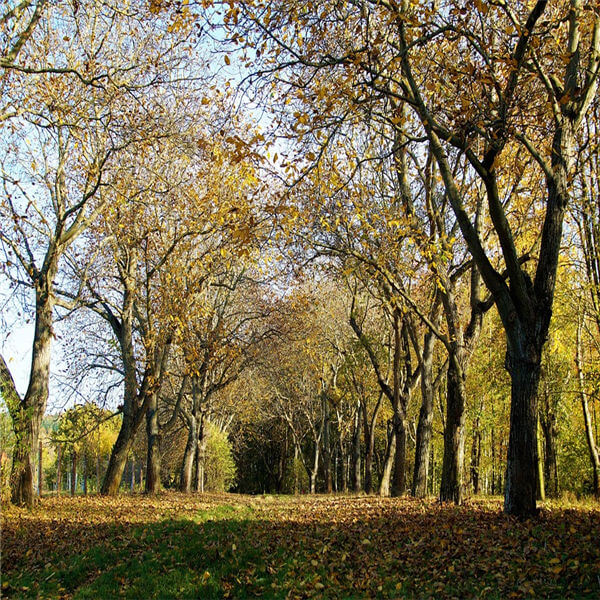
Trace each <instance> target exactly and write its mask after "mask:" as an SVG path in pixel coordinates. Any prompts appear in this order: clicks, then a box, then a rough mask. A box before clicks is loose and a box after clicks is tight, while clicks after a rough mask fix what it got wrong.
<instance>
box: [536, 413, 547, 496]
mask: <svg viewBox="0 0 600 600" xmlns="http://www.w3.org/2000/svg"><path fill="white" fill-rule="evenodd" d="M539 423H540V421H539V418H538V428H537V450H538V464H537V488H538V489H537V499H538V500H542V501H544V500H545V499H546V484H545V482H544V449H543V448H542V436H541V435H540V429H541V427H540V424H539Z"/></svg>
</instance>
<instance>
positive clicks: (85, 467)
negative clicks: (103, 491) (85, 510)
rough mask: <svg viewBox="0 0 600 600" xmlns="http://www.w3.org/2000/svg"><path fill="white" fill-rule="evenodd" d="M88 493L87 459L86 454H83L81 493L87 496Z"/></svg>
mask: <svg viewBox="0 0 600 600" xmlns="http://www.w3.org/2000/svg"><path fill="white" fill-rule="evenodd" d="M87 493H88V461H87V456H86V455H85V454H84V455H83V495H84V496H87Z"/></svg>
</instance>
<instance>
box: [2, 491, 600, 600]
mask: <svg viewBox="0 0 600 600" xmlns="http://www.w3.org/2000/svg"><path fill="white" fill-rule="evenodd" d="M2 597H12V598H90V599H91V598H93V599H99V598H136V599H137V598H144V599H145V598H161V599H162V598H246V597H248V598H249V597H252V598H253V597H262V598H308V597H320V598H376V597H381V598H404V597H406V598H414V597H418V598H427V597H431V598H475V597H476V598H511V597H514V598H524V597H535V598H569V597H570V598H598V597H600V505H598V504H594V503H588V504H577V505H570V506H565V505H564V504H563V505H561V504H551V503H548V504H545V505H544V507H543V508H542V510H541V513H540V515H539V517H538V518H537V519H535V520H530V521H524V522H519V521H516V520H514V519H512V518H509V517H507V516H505V515H504V514H503V513H502V512H501V502H500V500H499V499H495V500H483V499H482V500H471V501H469V502H468V503H467V504H466V505H465V506H462V507H455V506H452V505H440V504H439V503H437V502H436V501H435V500H425V501H421V500H415V499H411V498H398V499H392V498H379V497H375V496H368V497H366V496H359V497H343V496H313V497H310V496H300V497H285V496H282V497H275V496H254V497H252V496H238V495H225V494H224V495H210V494H195V495H183V494H178V493H167V492H165V493H163V494H160V495H159V496H157V497H147V496H143V495H133V496H130V495H127V496H120V497H118V498H103V497H96V496H88V497H75V498H69V497H63V498H54V497H48V498H44V499H43V500H42V502H41V505H40V506H38V507H37V508H35V509H34V510H33V511H28V510H24V509H23V510H22V509H16V508H12V507H11V508H9V509H6V508H5V509H4V510H3V515H2Z"/></svg>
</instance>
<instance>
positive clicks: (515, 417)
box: [504, 357, 540, 517]
mask: <svg viewBox="0 0 600 600" xmlns="http://www.w3.org/2000/svg"><path fill="white" fill-rule="evenodd" d="M509 360H510V359H509ZM510 363H511V364H509V369H510V375H511V407H510V433H509V439H508V454H507V461H506V477H505V488H504V510H505V511H506V512H507V513H508V514H511V515H516V516H520V517H526V516H531V515H532V514H535V513H536V512H537V509H536V497H537V481H538V477H537V466H538V448H537V389H538V383H539V379H540V361H539V360H530V361H525V360H522V359H521V360H517V359H516V358H514V357H513V358H512V360H510Z"/></svg>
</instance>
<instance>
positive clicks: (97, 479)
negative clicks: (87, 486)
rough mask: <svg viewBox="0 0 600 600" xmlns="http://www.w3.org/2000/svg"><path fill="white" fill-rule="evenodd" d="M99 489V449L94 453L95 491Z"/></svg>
mask: <svg viewBox="0 0 600 600" xmlns="http://www.w3.org/2000/svg"><path fill="white" fill-rule="evenodd" d="M99 491H100V449H99V448H98V452H97V454H96V492H99Z"/></svg>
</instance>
